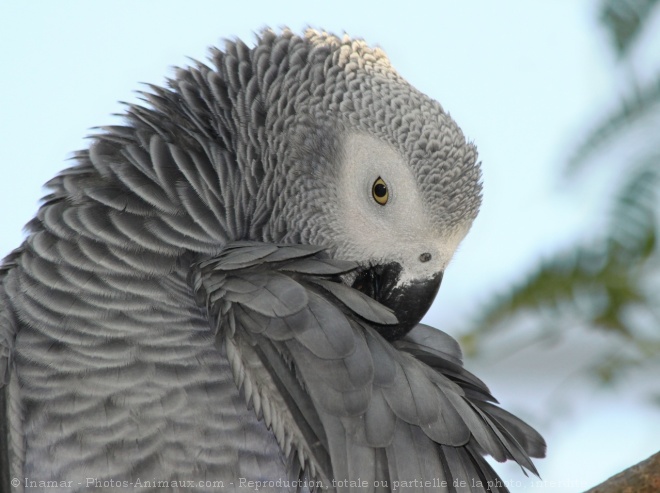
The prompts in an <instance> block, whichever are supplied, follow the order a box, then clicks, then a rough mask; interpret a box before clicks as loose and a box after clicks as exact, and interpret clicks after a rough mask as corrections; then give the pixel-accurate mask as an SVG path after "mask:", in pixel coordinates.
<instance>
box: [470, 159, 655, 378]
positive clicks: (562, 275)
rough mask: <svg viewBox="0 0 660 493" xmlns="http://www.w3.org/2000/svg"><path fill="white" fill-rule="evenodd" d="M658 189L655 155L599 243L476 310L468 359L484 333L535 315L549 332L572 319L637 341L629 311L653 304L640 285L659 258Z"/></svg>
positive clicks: (554, 261)
mask: <svg viewBox="0 0 660 493" xmlns="http://www.w3.org/2000/svg"><path fill="white" fill-rule="evenodd" d="M659 184H660V155H656V156H653V157H650V158H648V159H646V160H644V161H643V162H642V163H641V164H640V165H639V166H637V167H636V169H635V171H634V172H632V176H630V177H629V178H628V180H627V181H626V183H625V184H624V185H623V186H621V188H620V190H619V193H618V194H617V197H616V198H615V200H614V202H613V206H612V212H611V217H610V221H609V230H608V233H607V235H605V236H604V238H602V239H601V240H598V241H595V242H594V243H593V244H587V245H580V246H578V247H572V248H570V249H568V250H566V251H563V252H559V253H557V254H555V255H554V256H553V257H551V258H549V259H547V260H546V261H544V262H543V263H542V264H540V265H539V266H538V267H537V268H536V269H535V270H534V271H533V272H531V273H529V274H528V275H527V276H526V278H525V280H524V281H523V282H521V283H519V284H518V285H516V286H514V287H513V288H512V289H510V290H509V291H508V292H506V293H503V294H501V295H500V296H498V297H496V298H494V299H493V300H492V301H491V302H490V303H489V304H488V305H487V306H486V307H485V308H484V309H483V310H482V311H481V312H480V315H479V318H478V319H477V320H475V321H474V322H473V324H472V325H471V326H472V329H471V330H470V331H469V332H468V333H466V334H465V336H464V338H463V340H462V343H463V344H464V345H465V347H466V350H467V352H468V354H469V353H470V352H472V353H473V354H476V353H478V352H479V349H480V348H479V347H478V345H477V343H476V341H478V340H479V339H480V337H479V336H480V335H481V334H484V333H486V332H488V333H492V332H493V331H495V330H505V329H506V325H505V323H504V322H507V321H509V320H511V319H512V318H513V317H514V316H516V315H518V314H522V313H528V314H533V315H536V316H537V318H540V319H542V320H544V321H545V322H546V323H545V325H544V326H545V327H546V328H549V329H550V330H553V329H557V330H559V329H560V327H561V326H562V325H564V324H565V322H566V320H567V319H570V320H573V321H576V320H577V321H579V322H580V323H582V324H587V325H589V326H592V327H596V328H599V329H601V330H607V331H609V332H612V333H615V334H618V335H619V336H621V337H623V338H624V339H625V340H626V341H632V340H634V338H635V337H636V335H637V334H636V332H637V330H636V329H635V326H634V325H632V322H631V320H630V318H629V317H628V316H627V313H628V311H629V310H630V309H631V308H632V309H637V308H639V307H643V306H649V305H654V304H656V303H657V300H651V299H650V296H651V293H648V292H646V290H645V288H644V286H645V283H644V282H643V279H644V276H645V275H647V274H648V272H649V265H650V262H649V260H650V259H652V258H656V259H657V257H658V256H660V255H659V253H658V251H657V244H658V242H657V225H658V221H660V213H659V210H660V207H659V206H660V204H659V200H658V185H659ZM659 342H660V341H658V342H656V344H658V343H659ZM617 361H619V360H617ZM621 361H623V360H621ZM631 361H632V360H631ZM611 368H615V367H614V366H612V365H611ZM616 368H618V366H617V367H616ZM602 370H603V372H602V375H605V373H606V372H605V368H603V369H602Z"/></svg>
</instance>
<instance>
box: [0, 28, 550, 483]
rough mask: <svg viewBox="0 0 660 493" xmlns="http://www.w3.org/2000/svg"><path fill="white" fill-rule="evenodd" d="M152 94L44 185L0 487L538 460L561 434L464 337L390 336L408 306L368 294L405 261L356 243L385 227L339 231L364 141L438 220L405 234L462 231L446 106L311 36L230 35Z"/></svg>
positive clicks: (1, 301) (7, 406)
mask: <svg viewBox="0 0 660 493" xmlns="http://www.w3.org/2000/svg"><path fill="white" fill-rule="evenodd" d="M141 97H142V99H143V101H144V104H143V105H137V104H135V105H127V109H126V112H125V114H124V117H125V121H124V123H123V124H122V125H116V126H108V127H99V128H97V129H95V134H94V135H93V136H92V143H91V145H90V147H89V149H86V150H82V151H79V152H77V153H75V154H74V165H73V166H72V167H70V168H69V169H67V170H64V171H62V172H61V173H60V174H59V175H57V176H56V177H55V178H53V179H51V180H50V181H49V182H48V183H47V186H48V188H49V193H48V195H47V196H46V197H45V198H44V201H43V204H42V206H41V208H40V209H39V211H38V213H37V215H36V217H35V218H34V219H33V220H32V221H30V223H29V224H28V226H27V228H26V231H27V238H26V240H25V242H24V243H23V244H22V245H21V246H20V247H19V248H17V249H16V250H15V251H14V252H12V253H11V254H10V255H9V256H8V257H7V258H5V260H4V262H3V264H2V265H1V266H0V383H1V384H2V385H3V387H2V399H4V400H2V399H0V404H2V406H0V407H1V408H2V410H3V412H4V415H2V414H0V419H1V420H2V425H3V426H2V427H1V428H0V445H1V446H0V462H1V463H0V481H4V484H0V490H2V491H4V490H8V489H9V486H8V485H7V481H8V480H9V478H11V477H17V478H26V477H27V478H31V477H34V478H44V479H48V480H52V481H73V484H74V486H73V487H72V488H71V489H72V491H83V490H85V489H87V488H86V487H85V486H82V485H85V484H86V483H85V478H87V477H89V476H93V477H95V478H97V479H99V480H100V481H103V480H109V479H114V480H116V479H121V480H131V479H134V478H137V477H140V478H146V477H149V478H158V479H163V480H170V481H173V480H180V479H183V478H186V479H188V478H204V479H209V480H223V481H225V489H228V490H231V489H234V490H236V491H238V489H239V488H238V487H237V486H236V484H235V485H234V487H233V488H231V486H230V485H229V483H230V482H233V481H235V479H236V478H240V477H244V478H247V479H260V480H271V479H274V480H277V479H282V480H285V481H295V480H298V479H300V478H305V479H309V480H312V481H320V482H321V483H322V484H324V485H325V486H327V487H328V488H329V489H332V488H333V483H332V481H333V479H334V480H337V479H347V480H357V479H358V478H360V477H362V478H366V479H368V482H370V484H369V485H368V487H367V488H366V490H367V491H370V490H373V491H387V490H391V489H392V488H393V481H395V480H400V479H401V480H402V479H407V480H410V479H428V480H431V479H434V478H444V479H446V480H447V482H448V483H449V484H451V482H452V481H453V480H454V479H460V478H468V479H469V478H476V477H478V478H483V479H488V480H492V479H496V478H497V476H496V475H495V473H494V472H493V471H492V469H490V466H488V464H487V463H486V462H485V461H484V460H483V459H482V457H481V455H482V454H491V455H493V456H494V457H496V458H497V459H504V458H506V459H513V460H516V461H517V462H518V463H520V464H521V465H522V466H523V467H525V468H527V469H529V470H531V471H534V469H533V467H534V466H533V464H532V463H531V460H530V459H529V456H530V455H531V456H542V455H543V454H544V452H545V443H544V442H543V439H542V438H541V437H540V435H538V433H536V432H535V431H534V430H533V429H532V428H531V427H529V426H528V425H526V424H525V423H523V422H522V421H520V420H519V419H518V418H515V417H513V416H512V415H510V414H509V413H506V412H505V411H502V410H501V409H500V408H499V407H497V406H495V405H494V404H492V402H495V401H494V399H493V398H492V396H491V395H490V392H489V391H488V389H487V388H486V386H485V385H484V384H483V383H482V382H481V380H479V379H478V378H477V377H475V376H473V375H472V374H471V373H469V372H467V371H466V370H465V369H464V368H463V366H462V362H461V355H460V349H459V348H458V346H457V344H456V343H455V341H453V340H452V339H451V338H450V337H449V336H448V335H446V334H444V333H441V332H438V331H435V330H433V329H431V328H428V327H425V326H419V327H417V328H416V329H413V331H412V332H411V333H410V334H408V335H407V336H406V337H404V338H402V339H401V340H399V341H397V342H394V343H391V342H389V341H387V340H385V339H384V338H383V336H382V335H381V333H380V332H379V331H380V330H383V328H384V327H388V326H396V325H398V323H399V321H398V320H397V317H396V315H395V314H394V312H393V311H392V309H390V308H388V307H386V306H384V305H382V304H380V303H379V302H377V301H376V300H375V299H373V298H371V297H369V296H367V295H365V294H364V293H362V292H361V291H358V290H356V289H354V288H353V287H352V281H351V279H353V280H354V279H356V276H359V275H360V274H361V273H364V272H365V269H366V268H368V267H369V266H373V265H375V264H378V263H379V262H389V261H393V260H396V259H393V258H385V257H384V256H383V255H384V254H382V253H380V254H378V255H380V257H378V256H377V255H376V254H374V255H373V256H371V257H368V258H363V257H361V256H360V255H359V254H360V252H359V251H358V250H359V248H363V249H364V248H369V247H372V246H379V247H382V246H383V244H384V243H386V242H385V241H383V242H380V243H379V242H377V241H371V238H362V237H361V238H358V239H360V240H365V241H361V242H355V241H353V242H352V240H355V239H356V238H352V237H350V235H351V233H350V231H351V230H350V228H344V226H345V225H340V224H337V221H341V220H343V219H344V218H343V217H339V216H341V214H340V212H339V211H340V208H341V207H342V206H343V205H345V204H343V202H342V199H341V193H342V190H343V188H342V186H341V183H340V182H341V180H340V178H341V172H340V168H341V167H342V166H343V164H342V163H344V162H345V161H346V159H349V158H351V156H347V155H346V153H345V152H344V147H343V146H344V144H345V141H346V139H347V138H348V137H350V136H355V135H359V136H369V138H371V139H373V141H374V142H378V145H382V146H385V147H386V148H387V149H388V152H392V153H394V154H395V155H396V156H398V157H399V158H401V159H400V160H401V162H402V166H405V167H406V169H405V172H406V176H408V175H410V176H411V177H413V178H412V180H413V182H414V184H413V185H414V190H415V193H416V194H417V199H418V202H420V203H423V204H427V205H428V207H427V210H425V211H423V214H422V213H420V217H421V216H424V224H425V225H427V226H428V230H425V231H424V234H423V235H414V234H412V233H410V232H408V231H407V230H406V233H405V235H404V236H405V237H406V238H408V239H410V240H415V241H416V240H417V239H418V238H417V236H425V235H426V233H429V232H430V233H433V234H434V235H436V236H438V235H448V236H446V237H445V236H443V237H442V238H441V239H442V241H445V240H446V241H449V240H450V239H451V241H454V240H455V241H458V239H457V238H458V236H460V235H461V234H464V233H465V231H467V229H468V228H469V225H470V223H471V222H472V220H473V219H474V218H475V216H476V214H477V212H478V209H479V205H480V201H481V199H480V193H481V183H480V171H479V166H478V165H477V164H476V159H477V155H476V149H475V148H474V146H473V145H472V144H470V143H468V142H467V141H466V139H465V137H464V136H463V134H462V132H461V130H460V129H459V128H458V126H457V125H456V124H455V122H454V121H453V120H452V119H451V118H450V117H449V116H448V114H447V113H446V112H445V111H444V110H443V109H442V107H441V106H440V105H439V104H438V103H436V102H435V101H433V100H431V99H429V98H428V97H426V96H425V95H423V94H421V93H420V92H419V91H417V90H415V89H414V88H412V87H411V86H410V85H409V84H408V83H407V82H406V81H405V80H404V79H403V78H402V77H401V76H400V75H399V74H398V73H397V72H396V71H395V70H394V69H393V68H392V67H391V65H390V63H389V61H388V59H387V58H386V56H385V54H384V53H383V52H382V50H380V49H372V48H369V47H368V46H367V45H366V44H365V43H364V42H362V41H359V40H352V39H350V38H348V37H344V38H337V37H335V36H332V35H330V34H327V33H324V32H318V31H313V30H310V31H308V32H307V33H306V34H305V35H304V36H296V35H294V34H293V33H292V32H290V31H288V30H284V31H283V32H281V33H279V34H276V33H275V32H273V31H269V30H266V31H264V32H263V33H262V34H261V36H260V37H259V38H258V39H257V42H256V46H255V47H254V48H249V47H248V46H246V45H245V44H243V43H242V42H240V41H236V42H228V43H227V44H226V47H225V49H224V50H219V49H213V50H212V51H211V57H210V60H209V64H208V65H205V64H202V63H193V64H192V66H191V67H188V68H185V69H177V71H176V73H175V75H174V77H173V78H171V79H169V80H168V81H167V84H166V87H158V86H155V85H151V86H148V90H147V91H146V92H143V93H141ZM361 169H362V168H361ZM351 183H353V182H351ZM411 186H412V185H411ZM412 203H413V201H411V202H410V204H412ZM369 205H370V206H372V207H380V206H379V205H375V204H374V203H370V204H369ZM377 210H379V211H381V212H382V211H383V210H382V209H377ZM362 212H364V211H362ZM350 214H352V212H349V213H348V214H346V215H350ZM427 216H428V217H427ZM383 217H384V216H383ZM338 218H339V219H338ZM353 219H354V218H353ZM406 219H419V218H413V217H408V216H406ZM420 220H421V219H420ZM376 222H378V221H376ZM360 224H361V225H365V224H366V225H368V221H366V222H365V221H362V222H361V223H360ZM405 226H406V227H407V226H408V225H407V224H406V225H405ZM357 235H358V236H360V235H362V236H364V235H366V233H364V232H363V231H362V229H361V228H358V230H357ZM452 235H453V236H452ZM449 236H452V238H450V239H448V238H449ZM358 243H359V244H360V245H362V246H360V247H359V248H358V247H356V246H355V245H356V244H358ZM392 244H393V245H395V243H392ZM364 245H367V246H366V247H365V246H364ZM385 246H387V245H385ZM398 246H400V247H401V248H403V249H405V248H406V245H402V244H399V245H398ZM452 248H454V247H453V246H447V249H448V250H451V249H452ZM424 251H426V250H424ZM338 252H342V254H341V255H340V254H338ZM349 253H350V255H347V254H349ZM399 253H400V252H398V251H396V252H393V254H392V255H391V257H397V256H398V255H399ZM415 253H416V255H415V257H414V258H415V259H419V252H415ZM342 255H343V256H342ZM376 257H378V258H376ZM397 258H398V257H397ZM435 260H437V259H434V261H435ZM415 262H416V263H419V261H418V260H415ZM438 265H439V264H438ZM442 268H444V267H442ZM46 476H47V477H46ZM411 476H419V477H418V478H412V477H411ZM79 481H80V484H81V486H79V487H76V486H75V485H76V484H78V482H79ZM374 481H378V486H377V485H375V484H374V483H373V482H374ZM317 487H319V485H318V484H317V483H314V484H311V485H306V486H304V487H302V486H300V485H289V486H288V487H287V486H284V487H283V488H281V489H280V488H278V490H279V491H281V490H284V491H305V490H315V489H317ZM209 489H210V488H209ZM338 489H340V490H342V491H351V490H355V491H357V488H356V487H353V486H350V485H348V486H346V487H339V488H338ZM411 489H412V490H413V491H423V490H425V489H428V487H427V486H421V487H418V486H412V487H411ZM430 489H431V490H439V491H452V489H451V487H450V486H448V487H447V488H444V487H442V486H432V487H430ZM189 490H190V488H186V487H180V488H178V489H177V488H173V491H189ZM484 490H485V488H481V489H480V490H479V489H478V488H477V489H476V491H484ZM504 490H505V489H504V488H502V490H501V491H504ZM18 491H21V487H19V489H18ZM31 491H36V489H31ZM195 491H204V488H196V489H195ZM360 491H365V490H364V489H361V490H360ZM492 491H495V489H493V490H492Z"/></svg>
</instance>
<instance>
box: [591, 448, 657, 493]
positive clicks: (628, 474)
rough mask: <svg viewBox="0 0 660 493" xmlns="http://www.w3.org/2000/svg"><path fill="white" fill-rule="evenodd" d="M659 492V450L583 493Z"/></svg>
mask: <svg viewBox="0 0 660 493" xmlns="http://www.w3.org/2000/svg"><path fill="white" fill-rule="evenodd" d="M652 492H660V452H658V453H656V454H655V455H652V456H651V457H649V458H648V459H646V460H644V461H642V462H640V463H639V464H635V465H634V466H631V467H629V468H628V469H626V470H624V471H622V472H620V473H619V474H617V475H616V476H612V477H611V478H610V479H608V480H607V481H605V482H603V483H601V484H599V485H598V486H596V487H594V488H591V489H590V490H589V491H586V492H585V493H652Z"/></svg>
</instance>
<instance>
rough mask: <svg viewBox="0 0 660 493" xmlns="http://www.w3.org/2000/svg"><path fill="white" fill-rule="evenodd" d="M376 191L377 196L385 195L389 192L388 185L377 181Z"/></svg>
mask: <svg viewBox="0 0 660 493" xmlns="http://www.w3.org/2000/svg"><path fill="white" fill-rule="evenodd" d="M374 193H375V194H376V197H385V194H386V193H387V187H386V186H385V185H383V184H382V183H377V184H376V186H375V187H374Z"/></svg>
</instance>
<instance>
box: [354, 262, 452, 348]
mask: <svg viewBox="0 0 660 493" xmlns="http://www.w3.org/2000/svg"><path fill="white" fill-rule="evenodd" d="M401 271H402V268H401V265H400V264H398V263H396V262H391V263H389V264H384V265H375V266H373V267H370V268H368V269H366V270H364V271H362V272H361V273H360V274H359V275H358V276H357V277H356V278H355V281H354V282H353V288H355V289H357V290H359V291H362V292H363V293H364V294H366V295H367V296H369V297H371V298H373V299H375V300H376V301H378V302H379V303H382V304H383V305H385V306H386V307H388V308H390V309H392V310H393V311H394V314H395V315H396V318H397V319H398V320H399V323H398V324H397V325H382V326H379V327H377V328H378V332H379V333H380V334H381V335H382V336H383V337H384V338H385V339H387V340H389V341H393V340H396V339H399V338H401V337H403V336H404V335H406V334H407V333H408V332H409V331H410V330H411V329H412V328H413V327H414V326H415V325H417V324H418V323H419V321H420V320H421V319H422V317H423V316H424V315H425V314H426V312H427V311H428V310H429V308H430V307H431V304H432V303H433V300H434V299H435V296H436V295H437V294H438V289H440V283H441V282H442V274H443V273H442V272H438V273H437V274H435V275H434V276H433V277H431V278H427V279H422V280H418V281H415V280H413V281H411V282H409V283H406V284H403V285H398V282H399V278H400V276H401Z"/></svg>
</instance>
